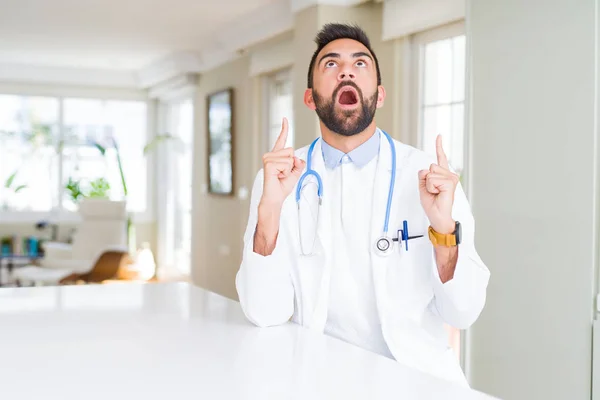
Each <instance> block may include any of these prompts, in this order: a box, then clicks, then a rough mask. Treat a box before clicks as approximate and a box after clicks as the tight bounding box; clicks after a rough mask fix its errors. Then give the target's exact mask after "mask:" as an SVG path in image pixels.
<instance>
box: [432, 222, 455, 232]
mask: <svg viewBox="0 0 600 400" xmlns="http://www.w3.org/2000/svg"><path fill="white" fill-rule="evenodd" d="M431 227H432V228H433V230H434V231H436V232H437V233H439V234H441V235H449V234H451V233H454V230H455V229H456V221H454V220H453V219H452V218H450V219H447V220H443V221H440V222H436V223H431Z"/></svg>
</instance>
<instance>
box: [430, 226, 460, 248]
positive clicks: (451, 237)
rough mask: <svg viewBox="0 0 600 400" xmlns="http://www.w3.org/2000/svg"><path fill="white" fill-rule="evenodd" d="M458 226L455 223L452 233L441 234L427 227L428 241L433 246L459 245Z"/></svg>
mask: <svg viewBox="0 0 600 400" xmlns="http://www.w3.org/2000/svg"><path fill="white" fill-rule="evenodd" d="M459 230H460V224H459V223H458V222H457V223H456V227H455V229H454V232H452V233H448V234H442V233H438V232H436V231H435V230H434V229H433V228H432V227H431V226H430V227H429V240H430V241H431V243H433V245H434V246H444V247H452V246H457V245H458V244H460V237H459Z"/></svg>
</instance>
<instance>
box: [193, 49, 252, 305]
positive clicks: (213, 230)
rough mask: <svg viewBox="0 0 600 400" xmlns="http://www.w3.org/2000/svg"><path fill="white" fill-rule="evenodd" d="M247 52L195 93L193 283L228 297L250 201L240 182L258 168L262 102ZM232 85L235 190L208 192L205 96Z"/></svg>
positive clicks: (207, 77) (248, 182) (232, 293)
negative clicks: (250, 74)
mask: <svg viewBox="0 0 600 400" xmlns="http://www.w3.org/2000/svg"><path fill="white" fill-rule="evenodd" d="M249 65H250V64H249V57H247V56H245V57H242V58H239V59H238V60H235V61H233V62H230V63H228V64H226V65H223V66H220V67H218V68H216V69H214V70H212V71H210V72H207V73H205V74H203V75H202V78H201V80H200V88H199V91H198V95H197V98H196V102H197V103H196V104H197V112H196V132H197V134H196V140H195V144H194V154H195V155H196V157H194V162H195V165H194V191H193V194H192V197H193V218H194V221H193V224H192V238H193V239H192V240H193V243H194V246H193V250H192V279H193V281H194V283H196V284H198V285H200V286H202V287H206V288H209V289H210V290H212V291H214V292H217V293H220V294H223V295H225V296H228V297H231V298H236V297H237V296H236V293H235V285H234V279H235V274H236V272H237V268H238V267H239V262H240V260H241V247H242V232H243V229H244V227H245V221H246V219H247V215H248V207H249V200H248V199H245V200H242V199H239V198H238V197H237V194H238V192H239V190H238V189H239V188H240V187H241V186H245V187H248V188H250V187H251V186H252V182H253V180H254V175H255V173H256V170H255V168H253V167H252V166H253V165H255V157H256V156H255V153H256V150H255V146H257V142H258V136H257V135H256V134H255V133H254V132H255V129H254V128H253V127H254V125H255V121H254V118H255V116H256V112H255V108H256V106H257V105H258V104H257V103H259V101H257V93H256V92H257V90H256V89H257V88H256V87H254V84H255V82H254V79H253V78H249V77H248V68H249ZM228 87H232V88H233V89H234V122H233V130H234V139H233V140H234V145H233V152H234V155H235V159H234V168H235V170H234V192H235V195H236V196H232V197H223V196H215V195H211V194H209V193H206V190H205V188H206V184H207V182H208V180H207V161H206V160H207V156H206V154H207V142H206V138H207V129H206V96H207V95H208V94H210V93H213V92H215V91H218V90H221V89H224V88H228Z"/></svg>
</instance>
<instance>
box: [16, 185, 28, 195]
mask: <svg viewBox="0 0 600 400" xmlns="http://www.w3.org/2000/svg"><path fill="white" fill-rule="evenodd" d="M25 188H27V185H20V186H17V187H16V189H15V193H19V192H20V191H21V190H23V189H25Z"/></svg>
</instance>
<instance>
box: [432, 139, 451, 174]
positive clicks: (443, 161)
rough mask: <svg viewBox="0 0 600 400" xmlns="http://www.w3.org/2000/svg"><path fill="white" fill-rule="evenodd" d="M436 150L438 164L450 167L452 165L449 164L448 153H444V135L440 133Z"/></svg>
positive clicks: (446, 167)
mask: <svg viewBox="0 0 600 400" xmlns="http://www.w3.org/2000/svg"><path fill="white" fill-rule="evenodd" d="M435 152H436V153H437V161H438V165H439V166H440V167H442V168H445V169H448V168H449V167H450V166H449V165H448V158H447V157H446V153H444V149H443V148H442V135H438V136H437V138H436V141H435Z"/></svg>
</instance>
